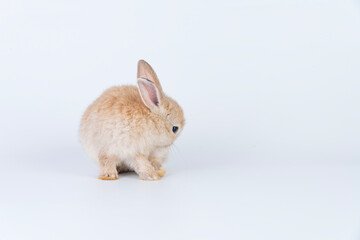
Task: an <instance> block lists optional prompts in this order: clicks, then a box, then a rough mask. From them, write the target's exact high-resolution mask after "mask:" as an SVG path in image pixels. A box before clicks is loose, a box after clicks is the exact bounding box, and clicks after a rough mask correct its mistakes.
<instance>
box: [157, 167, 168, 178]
mask: <svg viewBox="0 0 360 240" xmlns="http://www.w3.org/2000/svg"><path fill="white" fill-rule="evenodd" d="M165 173H166V170H165V168H164V167H160V169H159V170H157V174H158V175H159V176H160V177H163V176H164V175H165Z"/></svg>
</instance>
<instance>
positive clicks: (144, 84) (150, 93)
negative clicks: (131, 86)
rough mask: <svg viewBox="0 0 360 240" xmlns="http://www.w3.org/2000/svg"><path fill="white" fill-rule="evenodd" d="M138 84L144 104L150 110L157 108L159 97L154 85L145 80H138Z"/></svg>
mask: <svg viewBox="0 0 360 240" xmlns="http://www.w3.org/2000/svg"><path fill="white" fill-rule="evenodd" d="M138 84H139V90H140V94H141V97H142V99H143V102H144V104H145V105H146V106H147V107H148V108H150V109H152V108H153V107H157V106H159V96H158V92H157V89H156V87H155V85H154V84H153V83H152V82H150V81H148V80H146V79H139V80H138Z"/></svg>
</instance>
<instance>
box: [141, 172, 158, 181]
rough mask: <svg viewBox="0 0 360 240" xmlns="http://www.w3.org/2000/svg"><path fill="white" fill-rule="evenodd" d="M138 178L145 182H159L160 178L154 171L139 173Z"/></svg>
mask: <svg viewBox="0 0 360 240" xmlns="http://www.w3.org/2000/svg"><path fill="white" fill-rule="evenodd" d="M139 178H140V180H145V181H157V180H160V176H159V174H158V173H157V172H156V171H150V172H144V173H140V174H139Z"/></svg>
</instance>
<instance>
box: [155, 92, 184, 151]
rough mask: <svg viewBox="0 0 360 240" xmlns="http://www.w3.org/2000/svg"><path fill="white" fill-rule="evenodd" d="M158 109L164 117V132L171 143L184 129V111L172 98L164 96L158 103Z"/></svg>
mask: <svg viewBox="0 0 360 240" xmlns="http://www.w3.org/2000/svg"><path fill="white" fill-rule="evenodd" d="M160 109H161V110H160V111H161V112H162V114H161V115H162V116H163V117H164V118H165V119H164V120H165V124H164V126H165V128H166V130H164V132H165V133H166V135H167V138H168V139H169V141H170V143H169V145H170V144H172V143H173V142H174V141H175V139H176V138H177V137H178V136H179V134H180V133H181V132H182V130H183V129H184V125H185V119H184V113H183V110H182V108H181V107H180V105H179V104H178V103H177V102H176V101H175V100H173V99H172V98H169V97H165V98H164V100H163V103H162V104H161V105H160Z"/></svg>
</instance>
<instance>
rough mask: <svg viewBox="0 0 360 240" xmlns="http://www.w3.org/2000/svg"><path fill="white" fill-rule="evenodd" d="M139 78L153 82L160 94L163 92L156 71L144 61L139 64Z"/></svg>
mask: <svg viewBox="0 0 360 240" xmlns="http://www.w3.org/2000/svg"><path fill="white" fill-rule="evenodd" d="M137 78H145V79H147V80H149V81H151V82H153V83H154V84H155V86H156V87H157V89H158V90H159V92H162V87H161V85H160V82H159V79H158V77H157V76H156V73H155V71H154V70H153V69H152V67H151V66H150V64H148V63H147V62H145V61H144V60H140V61H139V62H138V69H137Z"/></svg>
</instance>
